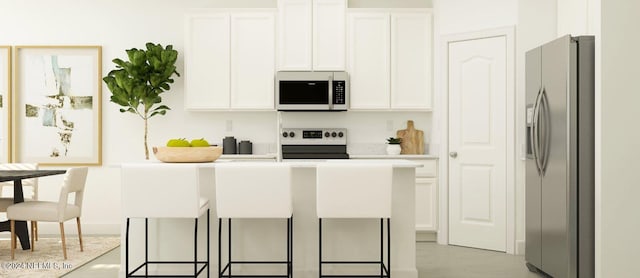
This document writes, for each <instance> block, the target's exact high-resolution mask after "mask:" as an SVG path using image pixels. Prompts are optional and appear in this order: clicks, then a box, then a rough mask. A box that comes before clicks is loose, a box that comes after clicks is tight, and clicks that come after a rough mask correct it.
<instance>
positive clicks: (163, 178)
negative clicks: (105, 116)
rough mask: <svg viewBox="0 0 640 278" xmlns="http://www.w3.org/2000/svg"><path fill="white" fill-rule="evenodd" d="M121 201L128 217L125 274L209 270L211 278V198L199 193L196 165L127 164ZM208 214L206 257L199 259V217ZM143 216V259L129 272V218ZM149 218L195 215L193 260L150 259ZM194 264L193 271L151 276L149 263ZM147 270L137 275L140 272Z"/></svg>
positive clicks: (197, 273) (166, 275)
mask: <svg viewBox="0 0 640 278" xmlns="http://www.w3.org/2000/svg"><path fill="white" fill-rule="evenodd" d="M122 177H123V179H122V202H123V212H124V216H125V217H126V218H127V227H126V239H125V275H126V277H198V276H199V275H200V274H202V272H203V271H204V270H205V269H207V271H206V273H207V277H209V275H210V274H209V272H210V271H209V269H208V268H209V238H210V236H209V200H208V199H206V198H203V197H201V196H200V183H199V173H198V168H197V165H193V164H149V165H144V164H131V165H129V164H124V165H122ZM203 214H206V216H207V260H206V261H199V260H198V218H200V216H202V215H203ZM130 218H144V240H145V250H144V256H145V258H144V262H143V263H142V264H141V265H139V266H138V267H136V268H134V269H133V270H132V271H129V219H130ZM149 218H193V219H194V220H195V225H194V240H193V250H194V251H193V260H192V261H157V260H150V259H149V236H148V235H149V234H148V231H149ZM170 264H178V265H184V264H193V274H188V275H183V274H158V275H149V265H170ZM143 268H144V273H142V274H136V273H137V272H138V271H140V272H142V269H143Z"/></svg>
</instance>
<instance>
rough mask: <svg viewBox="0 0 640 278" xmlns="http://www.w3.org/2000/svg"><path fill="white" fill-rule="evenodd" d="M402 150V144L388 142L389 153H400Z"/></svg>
mask: <svg viewBox="0 0 640 278" xmlns="http://www.w3.org/2000/svg"><path fill="white" fill-rule="evenodd" d="M401 150H402V149H401V148H400V144H387V154H389V155H398V154H400V151H401Z"/></svg>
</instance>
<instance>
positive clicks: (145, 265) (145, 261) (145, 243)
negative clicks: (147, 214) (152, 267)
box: [144, 218, 149, 277]
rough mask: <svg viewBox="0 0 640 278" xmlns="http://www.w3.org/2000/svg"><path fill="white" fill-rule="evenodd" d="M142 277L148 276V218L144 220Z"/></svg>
mask: <svg viewBox="0 0 640 278" xmlns="http://www.w3.org/2000/svg"><path fill="white" fill-rule="evenodd" d="M144 276H145V277H148V276H149V218H145V219H144Z"/></svg>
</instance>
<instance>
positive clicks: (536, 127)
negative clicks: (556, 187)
mask: <svg viewBox="0 0 640 278" xmlns="http://www.w3.org/2000/svg"><path fill="white" fill-rule="evenodd" d="M541 101H542V88H540V89H539V90H538V95H537V96H536V100H535V103H534V104H533V123H532V126H531V145H532V151H533V160H535V162H536V169H537V170H538V174H540V175H542V164H541V161H540V105H541Z"/></svg>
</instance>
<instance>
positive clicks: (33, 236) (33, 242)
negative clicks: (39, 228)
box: [31, 221, 36, 252]
mask: <svg viewBox="0 0 640 278" xmlns="http://www.w3.org/2000/svg"><path fill="white" fill-rule="evenodd" d="M35 231H36V221H31V252H33V249H36V244H35V238H36V232H35Z"/></svg>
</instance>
